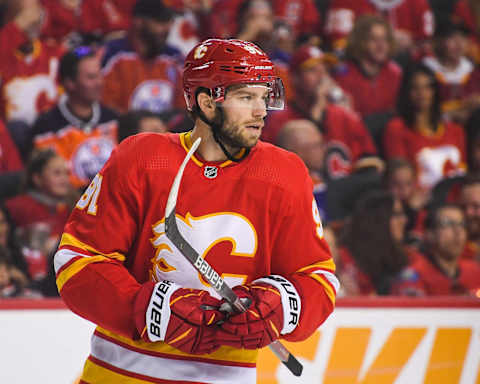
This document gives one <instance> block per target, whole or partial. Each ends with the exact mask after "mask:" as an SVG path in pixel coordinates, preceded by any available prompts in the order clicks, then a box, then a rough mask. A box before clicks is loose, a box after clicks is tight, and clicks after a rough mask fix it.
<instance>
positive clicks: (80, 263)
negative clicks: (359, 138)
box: [55, 134, 338, 384]
mask: <svg viewBox="0 0 480 384" xmlns="http://www.w3.org/2000/svg"><path fill="white" fill-rule="evenodd" d="M189 145H190V139H189V134H181V135H173V134H167V135H160V134H140V135H136V136H133V137H130V138H128V139H126V140H124V141H123V142H122V143H121V144H120V145H119V146H118V147H117V148H116V149H115V151H114V152H113V153H112V156H111V158H110V159H109V161H108V162H107V164H106V165H105V167H104V168H103V170H102V171H101V172H100V173H99V174H98V175H97V176H96V177H95V178H94V180H93V181H92V183H91V184H90V186H89V187H88V189H87V190H86V192H85V194H84V195H83V196H82V197H81V198H80V200H79V201H78V203H77V206H76V209H74V211H73V213H72V215H71V216H70V219H69V221H68V223H67V225H66V227H65V232H64V234H63V237H62V241H61V244H60V248H59V251H58V252H57V254H56V256H55V270H56V273H57V285H58V288H59V290H60V294H61V296H62V297H63V299H64V300H65V302H66V303H67V305H68V306H69V307H70V308H71V309H72V310H73V311H74V312H76V313H78V314H79V315H81V316H83V317H85V318H87V319H89V320H91V321H93V322H95V323H96V324H98V325H99V327H98V328H97V330H96V331H95V334H94V336H93V338H92V351H91V355H90V357H89V358H88V360H87V362H86V365H85V369H84V373H83V378H82V380H83V382H85V383H99V382H101V383H106V384H108V383H112V384H113V383H118V382H120V381H127V380H128V379H130V380H133V379H137V380H140V379H141V380H142V382H145V383H165V382H167V383H170V382H175V383H177V382H182V383H184V382H188V383H191V382H195V383H199V382H206V383H216V382H235V383H255V381H256V374H255V361H256V356H257V351H256V350H244V349H242V350H238V349H234V348H231V347H226V346H223V347H221V348H220V349H218V350H217V351H215V352H213V353H212V354H209V355H188V354H186V353H183V352H181V351H179V350H176V349H175V348H173V347H171V346H169V345H167V344H165V343H163V342H157V343H151V344H150V343H145V342H143V341H141V340H139V338H140V337H139V334H138V332H137V330H136V328H135V324H134V314H133V302H134V299H135V296H136V294H137V292H138V291H139V289H140V287H141V284H143V283H145V282H148V281H152V280H153V281H159V280H163V279H167V280H171V281H174V282H176V283H177V284H180V285H182V286H185V287H191V288H199V289H205V290H208V291H209V292H210V293H211V294H213V295H215V296H216V294H215V292H214V291H213V290H212V289H211V288H209V285H208V284H207V283H206V282H205V281H204V280H203V278H202V277H201V276H200V275H199V274H198V272H197V271H196V270H195V269H194V268H193V267H192V266H191V264H189V262H188V261H187V260H186V259H185V258H184V257H183V256H182V255H181V254H180V253H179V252H178V251H177V249H176V248H175V246H174V245H173V244H172V243H171V242H170V241H169V240H168V239H167V237H166V235H165V230H164V219H165V218H164V214H165V205H166V200H167V196H168V193H169V190H170V186H171V184H172V181H173V179H174V176H175V175H176V173H177V171H178V168H179V166H180V163H181V162H182V161H183V159H184V157H185V155H186V152H187V150H188V147H189ZM279 164H281V166H279ZM176 212H177V223H178V226H179V228H180V231H181V232H182V234H183V236H184V237H185V238H186V239H187V241H189V242H190V243H191V244H192V246H193V247H194V248H195V249H196V250H197V251H198V252H199V254H201V255H202V256H203V257H204V258H205V259H206V260H208V262H209V263H210V265H211V266H212V267H213V268H214V269H215V270H216V271H218V272H219V273H220V274H221V275H222V276H223V277H224V279H225V280H226V281H227V282H228V283H229V284H230V285H231V286H234V285H237V284H243V283H248V282H250V281H252V280H254V279H256V278H259V277H261V276H265V275H269V274H272V273H276V274H280V275H283V276H285V277H287V278H289V279H290V281H293V282H294V284H295V285H296V287H297V290H298V291H299V293H300V296H301V297H302V313H301V316H300V323H299V326H298V327H297V328H296V329H295V331H294V332H292V333H291V334H289V335H287V336H288V337H287V338H288V339H289V340H292V341H295V340H302V339H305V338H306V337H308V336H309V335H310V334H311V333H312V332H313V331H314V330H315V329H316V328H317V327H318V326H319V325H320V324H321V323H322V322H323V321H324V320H325V319H326V317H327V316H328V315H329V314H330V312H331V311H332V310H333V306H334V302H335V294H336V291H337V289H338V281H337V279H336V278H335V276H334V274H333V273H334V270H335V266H334V263H333V261H332V258H331V256H330V251H329V248H328V245H327V243H326V242H325V240H324V239H323V230H322V226H321V222H320V218H319V214H318V210H317V209H316V204H315V202H314V200H313V195H312V183H311V180H310V178H309V177H308V173H307V170H306V169H305V166H304V165H303V163H302V161H301V160H300V159H299V158H298V157H297V156H296V155H294V154H291V153H288V152H286V151H284V150H281V149H278V148H276V147H273V146H271V145H269V144H266V143H262V142H259V143H258V144H257V145H256V146H255V147H254V148H253V149H252V150H251V152H250V153H249V155H248V156H247V157H246V158H245V159H244V160H243V161H241V162H239V163H233V162H231V161H225V162H223V163H219V162H205V161H203V160H202V159H201V158H200V157H197V156H195V157H193V158H192V160H191V161H190V162H189V163H188V165H187V167H186V169H185V173H184V176H183V179H182V183H181V186H180V191H179V199H178V202H177V207H176ZM217 297H218V296H217ZM175 380H177V381H175Z"/></svg>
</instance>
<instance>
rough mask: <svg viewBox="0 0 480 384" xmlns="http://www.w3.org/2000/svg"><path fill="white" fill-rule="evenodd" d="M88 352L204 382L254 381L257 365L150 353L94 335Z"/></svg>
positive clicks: (152, 373)
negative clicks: (230, 363) (175, 357)
mask: <svg viewBox="0 0 480 384" xmlns="http://www.w3.org/2000/svg"><path fill="white" fill-rule="evenodd" d="M91 354H92V356H93V357H95V358H96V359H98V360H100V361H103V362H105V363H107V364H110V365H112V366H114V367H117V368H120V369H123V370H126V371H129V372H132V373H134V374H137V375H143V376H149V377H151V378H153V379H163V380H179V381H194V382H199V381H200V382H206V383H212V384H231V382H232V377H235V378H236V379H235V383H236V384H255V382H256V368H253V367H232V366H225V365H219V364H210V363H205V362H198V361H188V360H175V359H168V358H162V357H158V356H150V355H146V354H143V353H140V352H137V351H133V350H131V349H127V348H124V347H122V346H120V345H118V344H115V343H113V342H111V341H109V340H105V339H103V338H102V337H99V336H97V335H95V334H94V335H93V336H92V351H91Z"/></svg>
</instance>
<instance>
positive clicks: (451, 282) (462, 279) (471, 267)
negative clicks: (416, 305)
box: [393, 255, 480, 295]
mask: <svg viewBox="0 0 480 384" xmlns="http://www.w3.org/2000/svg"><path fill="white" fill-rule="evenodd" d="M479 289H480V264H478V263H477V262H475V261H472V260H464V259H460V260H459V261H458V270H457V275H456V276H455V277H454V278H450V277H448V276H447V275H446V274H444V273H443V272H442V271H441V270H440V268H439V267H437V266H436V265H435V264H434V263H433V262H432V261H431V259H430V258H428V257H427V256H423V255H421V256H420V257H418V258H417V259H416V260H415V261H414V262H413V263H412V264H411V265H410V266H409V267H408V268H407V269H406V270H405V271H403V272H402V274H401V277H400V279H399V281H397V282H396V283H395V284H394V287H393V293H395V294H402V295H459V294H463V295H465V294H474V293H476V292H477V290H479Z"/></svg>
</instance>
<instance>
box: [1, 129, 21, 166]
mask: <svg viewBox="0 0 480 384" xmlns="http://www.w3.org/2000/svg"><path fill="white" fill-rule="evenodd" d="M21 169H23V164H22V160H21V158H20V154H19V153H18V150H17V147H16V146H15V144H14V142H13V140H12V138H11V137H10V133H9V132H8V130H7V128H6V127H5V124H3V123H2V120H0V174H1V173H4V172H11V171H19V170H21Z"/></svg>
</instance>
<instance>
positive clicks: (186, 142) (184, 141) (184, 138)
mask: <svg viewBox="0 0 480 384" xmlns="http://www.w3.org/2000/svg"><path fill="white" fill-rule="evenodd" d="M191 133H192V132H185V133H181V134H180V144H181V145H182V147H183V149H184V150H185V152H188V150H189V149H190V148H191V147H192V135H191ZM244 153H245V148H242V149H241V150H240V152H238V153H237V154H236V155H235V158H241V157H242V156H243V155H244ZM192 160H193V162H194V163H195V164H197V165H198V166H199V167H203V166H204V165H205V164H206V163H208V164H216V165H217V166H218V167H219V168H224V167H226V166H228V165H230V164H232V163H234V162H233V161H232V160H226V161H224V162H221V163H220V164H218V163H219V162H214V161H212V162H205V161H202V160H201V159H199V158H198V157H197V156H196V155H195V154H193V155H192Z"/></svg>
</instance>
